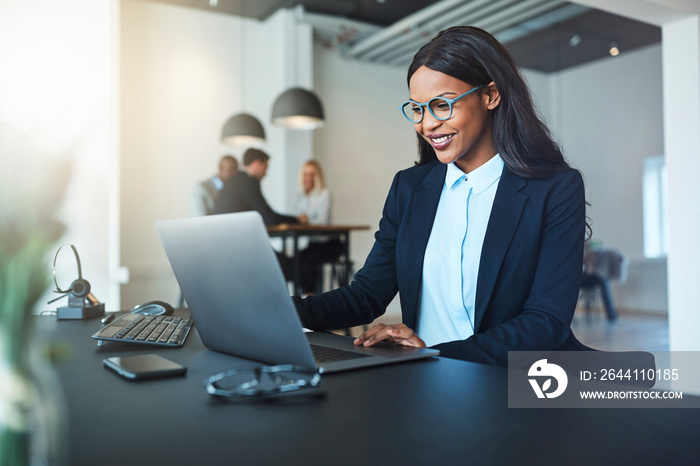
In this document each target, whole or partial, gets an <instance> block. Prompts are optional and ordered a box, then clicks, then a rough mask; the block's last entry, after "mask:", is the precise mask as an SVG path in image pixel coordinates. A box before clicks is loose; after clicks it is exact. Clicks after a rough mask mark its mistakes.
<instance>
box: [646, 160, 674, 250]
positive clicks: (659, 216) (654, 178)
mask: <svg viewBox="0 0 700 466" xmlns="http://www.w3.org/2000/svg"><path fill="white" fill-rule="evenodd" d="M642 176H643V179H642V190H643V208H644V212H643V218H644V256H645V257H665V256H666V254H667V253H668V218H667V209H666V199H667V196H666V159H665V158H664V156H663V155H656V156H653V157H647V158H646V159H645V160H644V173H643V175H642Z"/></svg>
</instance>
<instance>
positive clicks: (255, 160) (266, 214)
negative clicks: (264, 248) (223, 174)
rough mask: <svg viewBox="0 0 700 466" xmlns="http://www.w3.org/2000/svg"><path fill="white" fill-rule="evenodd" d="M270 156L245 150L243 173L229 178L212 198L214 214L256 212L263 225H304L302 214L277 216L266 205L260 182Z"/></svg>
mask: <svg viewBox="0 0 700 466" xmlns="http://www.w3.org/2000/svg"><path fill="white" fill-rule="evenodd" d="M269 161H270V156H269V155H267V154H266V153H265V152H263V151H261V150H259V149H248V150H247V151H246V152H245V154H243V170H242V171H239V172H238V173H237V174H235V175H234V176H232V177H230V178H229V179H228V180H227V181H226V183H224V187H223V189H222V190H221V193H219V197H218V198H217V199H216V203H215V209H214V213H217V214H228V213H231V212H247V211H250V210H255V211H257V212H258V213H259V214H260V215H262V218H263V221H264V222H265V225H268V226H270V225H278V224H280V223H299V222H301V223H306V221H307V218H306V215H299V216H298V217H293V216H291V215H283V214H278V213H277V212H275V211H274V210H272V208H271V207H270V205H269V204H268V203H267V201H266V200H265V197H264V196H263V194H262V189H261V188H260V181H262V179H263V178H264V177H265V175H266V174H267V167H268V164H269Z"/></svg>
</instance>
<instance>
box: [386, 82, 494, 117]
mask: <svg viewBox="0 0 700 466" xmlns="http://www.w3.org/2000/svg"><path fill="white" fill-rule="evenodd" d="M482 87H484V86H476V87H473V88H471V89H470V90H468V91H467V92H465V93H464V94H462V95H458V96H457V97H455V98H454V99H448V98H447V97H433V98H432V99H430V100H429V101H427V102H423V103H420V102H416V101H415V100H407V101H406V102H404V103H403V104H401V106H400V107H399V109H400V110H401V113H403V116H405V117H406V119H407V120H408V121H410V122H411V123H420V122H421V121H423V115H424V114H425V110H424V108H427V109H428V110H429V111H430V114H431V115H432V116H433V117H435V119H437V120H440V121H445V120H448V119H450V118H451V117H452V104H454V103H455V102H457V101H458V100H459V99H461V98H463V97H466V96H468V95H469V94H471V93H472V92H474V91H476V90H478V89H481V88H482Z"/></svg>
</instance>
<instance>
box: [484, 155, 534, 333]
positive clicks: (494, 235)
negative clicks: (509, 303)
mask: <svg viewBox="0 0 700 466" xmlns="http://www.w3.org/2000/svg"><path fill="white" fill-rule="evenodd" d="M526 184H527V181H526V180H525V179H524V178H520V177H519V176H517V175H515V174H514V173H513V172H511V171H510V170H508V168H505V167H504V168H503V174H502V175H501V180H500V181H499V184H498V190H497V191H496V197H495V199H494V201H493V208H492V209H491V216H490V218H489V223H488V226H487V227H486V236H485V237H484V245H483V247H482V250H481V261H480V265H479V275H478V278H477V285H476V303H475V310H474V317H475V318H474V320H475V322H474V332H475V333H476V332H477V331H478V330H479V326H480V325H481V322H482V321H483V320H484V315H485V313H486V307H487V304H488V302H489V300H490V299H491V294H492V293H493V288H494V286H495V284H496V278H497V277H498V271H499V270H500V268H501V264H502V263H503V258H504V257H505V254H506V251H507V250H508V246H510V243H511V240H512V239H513V235H514V234H515V230H516V228H517V227H518V224H519V223H520V217H521V216H522V213H523V208H524V207H525V202H526V201H527V196H526V195H525V194H523V193H520V192H519V191H520V190H521V189H522V188H523V187H524V186H525V185H526Z"/></svg>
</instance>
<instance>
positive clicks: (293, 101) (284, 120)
mask: <svg viewBox="0 0 700 466" xmlns="http://www.w3.org/2000/svg"><path fill="white" fill-rule="evenodd" d="M323 120H324V116H323V105H322V104H321V99H319V98H318V96H317V95H316V94H315V93H313V92H312V91H309V90H306V89H302V88H300V87H293V88H291V89H287V90H286V91H284V92H283V93H282V94H280V96H279V97H277V99H276V100H275V103H274V105H273V106H272V123H274V124H276V125H279V126H284V127H286V128H289V129H299V130H307V129H316V128H320V127H321V126H323Z"/></svg>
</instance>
